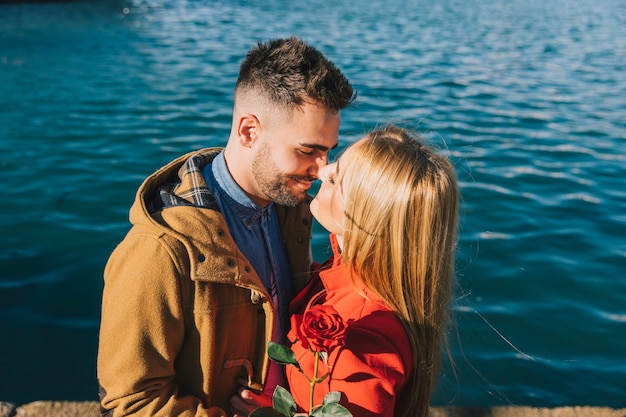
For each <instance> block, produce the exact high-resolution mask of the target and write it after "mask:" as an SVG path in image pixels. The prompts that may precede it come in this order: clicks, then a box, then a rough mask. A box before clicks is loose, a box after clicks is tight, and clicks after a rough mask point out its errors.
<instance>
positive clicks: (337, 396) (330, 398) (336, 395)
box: [322, 391, 341, 405]
mask: <svg viewBox="0 0 626 417" xmlns="http://www.w3.org/2000/svg"><path fill="white" fill-rule="evenodd" d="M340 400H341V393H340V392H339V391H331V392H329V393H328V394H326V395H325V396H324V399H323V400H322V405H326V404H331V403H338V402H339V401H340Z"/></svg>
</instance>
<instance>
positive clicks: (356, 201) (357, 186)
mask: <svg viewBox="0 0 626 417" xmlns="http://www.w3.org/2000/svg"><path fill="white" fill-rule="evenodd" d="M337 179H338V181H339V184H341V187H342V192H343V198H344V202H345V207H346V208H345V223H344V233H343V250H342V257H343V259H344V262H345V264H346V267H347V268H348V269H349V271H351V272H352V271H354V273H356V274H357V275H358V276H359V279H360V280H361V281H362V282H363V283H364V285H365V286H366V287H368V288H369V289H370V290H372V291H374V292H375V293H377V294H378V295H380V296H381V297H382V298H383V300H385V301H386V302H387V303H388V305H389V306H390V307H391V308H392V309H393V310H394V311H395V312H396V313H397V314H398V316H399V317H400V319H401V321H402V322H403V324H404V326H405V328H406V331H407V334H408V336H409V340H410V342H411V348H412V351H413V360H414V369H413V375H412V378H411V379H410V381H409V384H408V385H407V386H406V388H405V389H404V392H403V393H402V394H401V395H400V397H399V401H398V403H397V404H396V413H395V415H396V416H419V417H422V416H427V414H428V406H429V401H430V395H431V391H432V388H433V386H434V383H435V381H436V377H437V374H438V372H439V363H440V355H441V346H442V343H443V341H444V338H445V328H446V323H447V321H448V310H449V300H450V297H451V288H452V280H453V276H454V252H455V248H456V229H457V221H458V189H457V182H456V176H455V172H454V168H453V166H452V164H451V163H450V161H449V160H448V159H447V158H446V157H445V156H442V155H440V154H438V153H436V152H435V151H434V150H433V149H432V148H431V147H429V146H428V145H427V144H426V143H425V142H424V141H423V140H422V139H421V138H419V137H418V136H417V135H416V134H414V133H412V132H410V131H408V130H406V129H402V128H399V127H393V126H391V127H386V128H383V129H380V130H376V131H373V132H371V133H369V134H368V135H366V136H365V137H364V138H363V139H361V140H359V141H358V142H356V143H355V144H354V145H352V146H351V147H350V148H349V149H348V150H347V151H346V152H345V153H344V155H343V156H342V157H341V159H340V161H339V169H338V178H337Z"/></svg>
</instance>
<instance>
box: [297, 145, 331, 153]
mask: <svg viewBox="0 0 626 417" xmlns="http://www.w3.org/2000/svg"><path fill="white" fill-rule="evenodd" d="M338 145H339V143H335V145H334V146H333V147H332V148H328V146H323V145H318V144H317V143H301V144H300V146H303V147H305V148H311V149H317V150H319V151H322V152H328V151H330V150H333V149H335V148H336V147H337V146H338Z"/></svg>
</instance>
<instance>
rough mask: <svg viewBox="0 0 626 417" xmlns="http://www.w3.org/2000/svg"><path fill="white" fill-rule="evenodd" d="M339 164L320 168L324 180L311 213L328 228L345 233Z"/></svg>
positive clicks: (337, 233)
mask: <svg viewBox="0 0 626 417" xmlns="http://www.w3.org/2000/svg"><path fill="white" fill-rule="evenodd" d="M337 168H338V164H337V163H333V164H329V165H326V166H325V167H323V168H321V169H320V170H319V173H318V176H319V179H321V180H322V186H321V187H320V190H319V192H318V193H317V195H316V196H315V198H314V199H313V201H311V213H313V216H315V218H316V219H317V221H318V222H319V223H320V224H321V225H322V226H324V228H325V229H326V230H328V231H329V232H331V233H334V234H336V235H337V236H338V237H341V236H342V235H343V226H344V209H345V206H344V201H343V193H342V192H341V186H340V184H339V183H337V181H336V179H337Z"/></svg>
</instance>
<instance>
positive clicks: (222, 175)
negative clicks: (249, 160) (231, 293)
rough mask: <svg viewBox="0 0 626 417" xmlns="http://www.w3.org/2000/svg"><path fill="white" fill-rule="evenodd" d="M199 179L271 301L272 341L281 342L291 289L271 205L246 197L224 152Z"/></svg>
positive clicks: (289, 271)
mask: <svg viewBox="0 0 626 417" xmlns="http://www.w3.org/2000/svg"><path fill="white" fill-rule="evenodd" d="M202 175H203V176H204V179H205V181H206V182H207V185H208V186H209V189H210V190H211V192H212V193H213V196H214V197H215V200H216V203H217V206H218V208H219V210H220V211H221V212H222V214H223V215H224V218H225V219H226V225H227V226H228V230H229V231H230V234H231V235H232V237H233V239H234V240H235V243H237V246H238V247H239V250H241V252H242V253H243V255H244V256H245V257H246V258H247V259H248V261H250V263H251V264H252V267H253V268H254V270H255V271H256V273H257V274H258V275H259V277H260V278H261V281H262V282H263V285H264V286H265V288H266V289H267V291H268V292H269V293H270V295H271V297H272V302H273V303H274V309H275V310H276V311H275V312H276V313H277V317H278V319H279V320H277V323H278V326H274V332H273V337H272V339H274V341H276V342H284V335H285V333H286V331H287V328H286V326H287V319H288V305H289V300H291V298H292V297H293V288H292V285H291V268H290V266H289V260H288V258H287V252H286V250H285V247H284V244H283V240H282V237H281V234H280V228H279V224H278V218H277V216H276V210H275V209H274V203H271V204H269V205H268V206H267V207H261V206H259V205H258V204H256V203H255V202H254V201H252V200H251V199H250V197H248V196H247V195H246V193H245V192H244V191H243V190H242V189H241V188H240V187H239V185H237V183H236V182H235V180H234V179H233V177H232V176H231V175H230V172H229V171H228V167H227V166H226V161H225V159H224V152H221V153H220V154H219V155H217V156H216V157H215V159H214V160H213V163H212V164H209V165H207V166H205V167H204V169H203V170H202Z"/></svg>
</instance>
